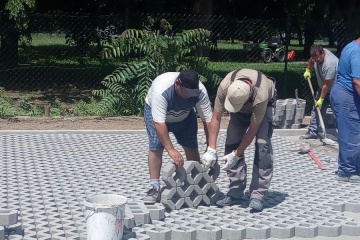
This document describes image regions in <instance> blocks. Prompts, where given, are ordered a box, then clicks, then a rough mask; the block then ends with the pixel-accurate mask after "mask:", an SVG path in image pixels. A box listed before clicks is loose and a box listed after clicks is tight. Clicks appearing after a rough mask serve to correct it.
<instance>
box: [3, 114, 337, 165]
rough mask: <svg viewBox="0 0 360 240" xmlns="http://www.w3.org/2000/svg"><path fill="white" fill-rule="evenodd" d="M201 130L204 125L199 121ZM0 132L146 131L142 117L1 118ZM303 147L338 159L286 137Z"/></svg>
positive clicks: (330, 149)
mask: <svg viewBox="0 0 360 240" xmlns="http://www.w3.org/2000/svg"><path fill="white" fill-rule="evenodd" d="M228 123H229V117H228V116H224V117H223V118H222V121H221V126H220V127H221V129H226V128H227V126H228ZM198 125H199V129H203V124H202V123H201V120H200V119H199V124H198ZM0 130H146V128H145V123H144V119H143V118H142V117H66V118H65V117H64V118H46V117H11V118H0ZM285 138H286V139H288V140H289V141H292V142H295V143H297V144H298V145H299V147H300V146H301V143H302V142H307V143H309V144H310V146H311V149H312V150H313V151H314V152H315V153H318V154H326V155H328V156H331V157H332V158H333V159H337V155H338V146H330V145H324V144H323V143H322V142H321V141H320V140H318V139H310V140H301V139H299V136H288V137H285Z"/></svg>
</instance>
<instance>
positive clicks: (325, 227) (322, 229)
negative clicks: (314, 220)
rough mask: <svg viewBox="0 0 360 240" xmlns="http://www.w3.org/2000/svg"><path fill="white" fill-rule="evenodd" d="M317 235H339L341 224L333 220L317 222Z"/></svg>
mask: <svg viewBox="0 0 360 240" xmlns="http://www.w3.org/2000/svg"><path fill="white" fill-rule="evenodd" d="M318 234H319V236H325V237H338V236H340V235H341V225H340V224H339V223H334V222H323V223H321V224H319V232H318Z"/></svg>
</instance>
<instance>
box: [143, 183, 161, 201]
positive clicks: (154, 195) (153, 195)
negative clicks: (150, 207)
mask: <svg viewBox="0 0 360 240" xmlns="http://www.w3.org/2000/svg"><path fill="white" fill-rule="evenodd" d="M160 197H161V194H160V191H159V190H157V188H156V187H152V188H150V189H149V190H148V191H147V192H146V196H145V197H144V198H143V201H144V203H145V204H155V203H156V202H160Z"/></svg>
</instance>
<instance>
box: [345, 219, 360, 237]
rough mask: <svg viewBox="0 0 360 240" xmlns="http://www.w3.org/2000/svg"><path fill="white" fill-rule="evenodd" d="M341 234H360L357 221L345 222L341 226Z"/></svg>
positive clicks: (359, 226) (359, 225)
mask: <svg viewBox="0 0 360 240" xmlns="http://www.w3.org/2000/svg"><path fill="white" fill-rule="evenodd" d="M341 227H342V234H343V235H347V236H360V224H359V223H357V222H347V223H345V224H343V225H342V226H341Z"/></svg>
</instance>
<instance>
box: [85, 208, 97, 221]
mask: <svg viewBox="0 0 360 240" xmlns="http://www.w3.org/2000/svg"><path fill="white" fill-rule="evenodd" d="M96 210H97V208H96V207H94V208H93V209H92V210H91V209H90V211H89V213H88V215H87V216H86V218H85V219H86V221H87V220H88V219H89V218H90V217H91V216H92V215H94V214H95V212H96Z"/></svg>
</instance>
